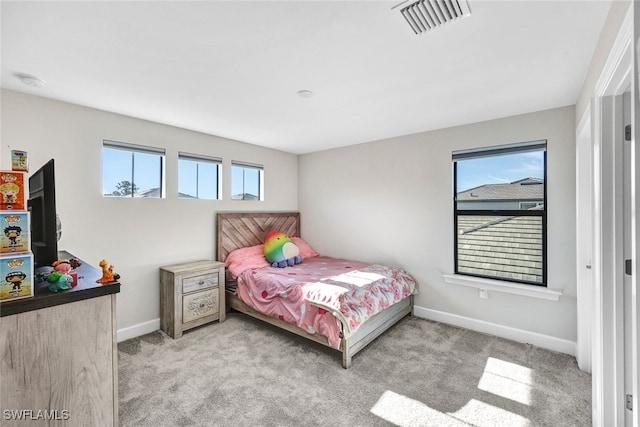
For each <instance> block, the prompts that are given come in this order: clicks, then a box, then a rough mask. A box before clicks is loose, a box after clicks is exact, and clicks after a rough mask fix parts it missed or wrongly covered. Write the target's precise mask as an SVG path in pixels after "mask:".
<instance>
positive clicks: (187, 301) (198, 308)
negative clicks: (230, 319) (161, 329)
mask: <svg viewBox="0 0 640 427" xmlns="http://www.w3.org/2000/svg"><path fill="white" fill-rule="evenodd" d="M218 310H219V306H218V288H214V289H210V290H208V291H202V292H196V293H193V294H189V295H185V296H184V297H183V298H182V322H183V323H187V322H191V321H193V320H196V319H199V318H201V317H206V316H211V315H212V314H216V313H218Z"/></svg>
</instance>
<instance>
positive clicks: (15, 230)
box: [4, 225, 22, 246]
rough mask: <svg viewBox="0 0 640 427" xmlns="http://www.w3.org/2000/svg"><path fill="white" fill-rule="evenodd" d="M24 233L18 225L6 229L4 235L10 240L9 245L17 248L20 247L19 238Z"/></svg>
mask: <svg viewBox="0 0 640 427" xmlns="http://www.w3.org/2000/svg"><path fill="white" fill-rule="evenodd" d="M21 233H22V228H21V227H18V226H17V225H10V226H8V227H5V229H4V235H5V236H7V237H8V238H9V245H11V246H17V245H18V237H20V234H21Z"/></svg>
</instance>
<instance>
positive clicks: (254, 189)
mask: <svg viewBox="0 0 640 427" xmlns="http://www.w3.org/2000/svg"><path fill="white" fill-rule="evenodd" d="M263 181H264V170H263V167H262V166H261V165H253V164H250V163H242V162H236V161H232V162H231V198H232V199H233V200H263V196H262V194H263Z"/></svg>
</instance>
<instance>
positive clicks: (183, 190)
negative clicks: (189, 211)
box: [178, 153, 222, 200]
mask: <svg viewBox="0 0 640 427" xmlns="http://www.w3.org/2000/svg"><path fill="white" fill-rule="evenodd" d="M221 169H222V159H220V158H218V157H207V156H201V155H195V154H187V153H178V197H180V198H185V199H209V200H219V199H220V170H221Z"/></svg>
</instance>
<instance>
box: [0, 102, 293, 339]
mask: <svg viewBox="0 0 640 427" xmlns="http://www.w3.org/2000/svg"><path fill="white" fill-rule="evenodd" d="M1 95H2V96H1V108H2V129H1V135H2V138H1V141H2V143H1V145H2V151H1V154H2V155H1V158H2V159H1V163H0V167H1V168H2V169H5V170H6V169H10V167H11V166H10V158H9V157H10V152H11V149H19V150H26V151H27V152H28V154H29V165H30V170H31V171H32V172H33V171H35V170H37V169H38V168H39V167H40V166H41V165H43V164H44V163H45V162H47V161H48V160H49V159H51V158H55V160H56V193H57V194H56V198H57V209H58V213H59V215H60V216H61V219H62V225H63V232H62V238H61V240H60V242H58V247H59V248H60V249H65V250H68V251H69V252H72V253H73V254H75V255H76V256H78V257H79V258H82V259H84V260H86V261H88V262H90V263H92V264H94V265H97V264H98V262H99V261H100V259H102V258H106V259H108V260H109V262H111V263H112V264H113V265H114V266H115V270H116V271H117V272H118V273H120V274H121V275H122V279H121V282H122V291H121V293H120V294H119V295H118V300H117V304H118V329H119V330H121V331H123V330H124V331H127V330H128V328H134V330H133V331H129V332H125V333H124V334H119V335H121V336H127V334H128V335H131V334H134V335H135V333H136V331H137V332H143V331H144V330H145V329H146V330H147V331H149V330H154V329H157V328H158V327H159V321H158V318H159V315H160V313H159V274H158V267H160V266H162V265H167V264H173V263H178V262H182V261H190V260H196V259H215V227H214V225H215V213H216V212H217V211H244V210H251V211H257V210H297V208H298V198H297V194H298V191H297V156H295V155H293V154H288V153H283V152H280V151H275V150H270V149H266V148H262V147H258V146H255V145H251V144H246V143H241V142H237V141H232V140H229V139H225V138H218V137H215V136H210V135H205V134H201V133H197V132H191V131H187V130H184V129H179V128H176V127H172V126H166V125H162V124H158V123H153V122H149V121H144V120H139V119H134V118H131V117H126V116H122V115H117V114H112V113H108V112H104V111H100V110H95V109H91V108H85V107H81V106H78V105H73V104H68V103H64V102H57V101H52V100H49V99H45V98H41V97H35V96H31V95H26V94H23V93H18V92H13V91H7V90H2V92H1ZM103 139H110V140H114V141H122V142H130V143H134V144H140V145H149V146H155V147H164V148H166V177H167V178H166V186H167V190H166V194H167V197H166V198H165V199H139V198H135V199H134V198H105V197H103V196H102V195H101V194H102V157H101V153H102V141H103ZM178 150H180V151H186V152H189V153H197V154H205V155H210V156H218V157H222V158H223V162H224V163H223V195H224V200H219V201H214V200H189V199H178V197H177V178H176V176H177V167H178V161H177V155H178ZM231 160H244V161H247V162H251V163H259V164H262V165H264V175H265V189H264V192H265V200H264V201H262V202H257V201H242V200H230V198H229V194H230V193H231V184H230V164H231ZM136 328H137V329H136Z"/></svg>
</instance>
